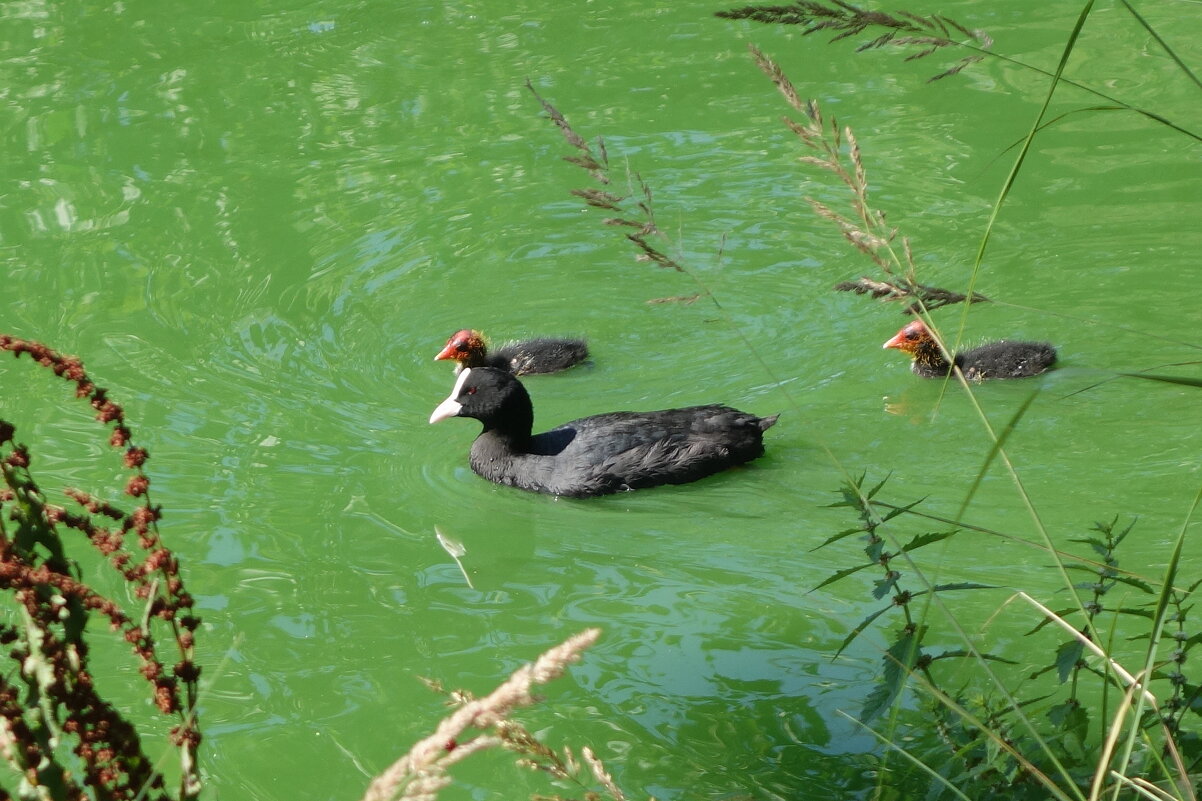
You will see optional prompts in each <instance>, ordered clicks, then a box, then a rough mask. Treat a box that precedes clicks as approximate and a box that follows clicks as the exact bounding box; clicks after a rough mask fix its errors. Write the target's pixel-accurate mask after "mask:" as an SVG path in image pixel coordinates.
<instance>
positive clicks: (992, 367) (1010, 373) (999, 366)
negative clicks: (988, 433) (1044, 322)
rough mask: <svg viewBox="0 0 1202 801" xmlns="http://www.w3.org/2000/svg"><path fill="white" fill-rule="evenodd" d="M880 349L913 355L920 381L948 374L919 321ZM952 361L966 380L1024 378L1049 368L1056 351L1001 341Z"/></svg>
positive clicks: (940, 354)
mask: <svg viewBox="0 0 1202 801" xmlns="http://www.w3.org/2000/svg"><path fill="white" fill-rule="evenodd" d="M882 347H886V348H896V349H898V350H900V351H902V352H904V353H909V354H910V355H911V356H913V357H914V363H913V364H912V365H911V369H913V370H914V372H915V373H916V374H918V375H920V376H922V377H923V378H942V377H943V376H945V375H947V374H948V373H949V372H951V365H949V364H948V361H947V359H946V358H945V357H944V355H943V351H941V350H940V349H939V344H938V343H937V342H936V341H935V337H933V336H932V335H931V332H930V331H929V330H927V327H926V325H924V324H923V322H922V320H915V321H913V322H912V323H910V324H908V325H906V326H905V327H904V328H902V330H900V331H898V332H897V335H896V336H895V337H893V339H891V340H889V341H888V342H886V343H885V344H884V345H883V346H882ZM953 361H954V362H955V365H956V366H957V367H959V368H960V371H961V372H962V373H964V377H965V378H967V379H969V380H975V381H982V380H984V379H987V378H1027V377H1028V376H1033V375H1039V374H1040V373H1042V372H1043V371H1044V370H1047V369H1048V368H1049V367H1051V366H1052V364H1053V362H1055V361H1056V349H1055V348H1054V347H1052V346H1051V345H1050V344H1048V343H1047V342H1009V341H1007V340H1002V341H1001V342H990V343H988V344H985V345H981V346H980V347H976V348H972V349H970V350H965V351H961V352H959V353H957V354H956V355H955V356H954V357H953Z"/></svg>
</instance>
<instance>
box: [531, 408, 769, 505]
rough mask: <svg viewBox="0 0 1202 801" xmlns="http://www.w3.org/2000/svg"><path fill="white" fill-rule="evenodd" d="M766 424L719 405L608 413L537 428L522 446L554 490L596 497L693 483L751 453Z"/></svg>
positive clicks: (756, 450)
mask: <svg viewBox="0 0 1202 801" xmlns="http://www.w3.org/2000/svg"><path fill="white" fill-rule="evenodd" d="M768 425H771V423H769V422H767V421H766V420H761V419H760V418H758V417H755V416H754V415H750V414H745V413H743V412H740V411H738V410H736V409H731V408H729V407H726V406H693V407H689V408H685V409H670V410H667V411H660V412H611V413H609V414H602V415H597V416H595V417H586V418H583V419H580V420H573V421H572V422H570V423H565V424H564V425H562V426H559V427H558V428H555V429H552V430H551V431H548V432H546V433H545V434H539V435H538V436H536V437H533V438H532V439H531V443H530V448H529V451H530V453H532V454H538V455H540V456H543V457H544V458H545V459H546V460H547V462H546V463H544V466H547V463H553V464H554V470H553V471H552V472H553V475H551V476H549V483H550V484H551V486H552V487H553V489H552V491H554V492H556V494H560V495H575V496H586V495H601V494H605V493H608V492H616V491H619V490H624V489H637V488H640V487H652V486H657V485H659V484H681V483H685V482H688V481H695V480H696V479H699V478H702V477H704V476H708V475H710V474H711V473H716V472H718V471H719V470H723V469H725V468H727V467H731V466H733V465H736V464H742V463H743V462H746V461H748V460H750V459H754V458H756V457H757V456H760V455H761V454H763V452H764V446H763V439H762V434H763V429H764V428H766V427H767V426H768Z"/></svg>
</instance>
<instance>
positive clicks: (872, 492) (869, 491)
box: [860, 470, 893, 498]
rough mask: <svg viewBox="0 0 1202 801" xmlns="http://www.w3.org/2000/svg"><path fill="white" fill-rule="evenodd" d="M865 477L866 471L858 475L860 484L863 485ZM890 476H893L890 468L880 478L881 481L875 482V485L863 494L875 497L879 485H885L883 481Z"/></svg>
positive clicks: (866, 475)
mask: <svg viewBox="0 0 1202 801" xmlns="http://www.w3.org/2000/svg"><path fill="white" fill-rule="evenodd" d="M867 477H868V473H864V474H863V475H861V476H860V483H861V486H863V482H864V479H865V478H867ZM892 477H893V471H892V470H890V471H889V472H888V473H887V474H885V477H884V478H882V479H881V483H879V484H877V485H876V486H875V487H873V488H872V489H870V490H868V492H866V493H864V494H865V495H866V496H867V497H869V498H874V497H876V494H877V493H878V492H880V491H881V487H883V486H885V482H886V481H888V480H889V479H890V478H892Z"/></svg>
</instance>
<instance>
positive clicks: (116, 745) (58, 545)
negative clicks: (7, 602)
mask: <svg viewBox="0 0 1202 801" xmlns="http://www.w3.org/2000/svg"><path fill="white" fill-rule="evenodd" d="M0 350H5V351H8V352H10V353H12V354H13V355H14V356H16V357H18V358H19V357H20V356H21V355H22V354H24V355H28V356H29V357H30V358H31V359H32V360H33V361H35V362H36V363H38V364H40V365H41V366H43V367H45V368H47V369H49V370H51V371H52V372H53V373H54V374H55V375H56V376H58V377H60V378H62V379H63V380H64V381H67V382H69V383H72V384H74V385H75V394H76V397H78V398H81V399H86V400H87V401H88V402H89V404H90V405H91V407H92V408H93V409H94V410H95V417H96V419H97V420H98V421H100V423H101V424H103V425H105V426H106V427H107V426H109V425H111V426H112V428H111V431H110V433H109V437H108V443H109V445H111V446H112V447H114V448H117V449H119V450H121V451H122V458H123V462H124V466H125V468H126V469H127V470H129V471H130V477H129V479H128V481H127V482H126V484H125V487H124V491H125V494H126V495H128V496H130V497H131V498H133V499H134V500H135V501H136V502H137V503H138V505H137V506H136V507H134V509H133V510H132V511H125V510H123V509H121V508H119V507H117V506H116V505H114V504H112V503H110V502H107V501H104V500H100V499H98V498H94V497H92V496H91V495H88V494H87V493H84V492H81V491H79V490H74V489H68V490H66V491H65V494H66V495H67V497H69V498H71V499H72V500H73V501H74V502H75V503H77V504H79V506H80V507H82V509H83V511H82V512H79V511H69V510H68V509H66V508H63V507H61V506H56V505H53V504H51V503H49V502H47V500H46V495H45V494H44V493H43V492H42V490H41V489H40V488H39V487H38V485H37V483H36V481H35V480H34V478H33V475H32V473H31V472H30V466H31V464H32V462H33V457H32V454H31V452H30V449H29V448H28V447H27V446H26V445H24V444H18V443H17V442H16V440H15V436H16V430H15V428H14V426H13V425H12V424H11V423H9V422H7V421H4V420H0V477H2V482H3V486H2V487H0V590H6V591H9V592H11V593H12V598H13V600H14V602H15V604H16V606H17V608H18V609H19V610H20V619H19V622H17V623H13V624H0V644H2V646H3V647H4V648H5V649H7V654H8V656H10V657H11V658H12V659H14V660H15V661H16V662H17V663H18V664H19V665H21V670H20V671H17V672H15V673H12V674H9V675H0V752H2V754H3V757H4V758H5V759H6V760H7V761H8V762H9V763H10V764H11V765H12V767H13V768H14V769H15V770H16V771H18V772H19V773H20V775H21V777H22V790H21V797H23V798H24V797H31V798H32V797H36V798H38V799H54V801H59V800H60V799H68V798H70V799H76V798H86V797H91V796H90V795H88V793H87V791H86V790H85V789H84V788H85V787H86V788H92V789H93V790H94V791H95V792H96V793H98V794H99V797H103V798H135V797H138V798H145V799H171V798H175V799H192V798H196V797H197V796H198V794H199V792H200V775H199V769H198V767H197V764H196V751H197V747H198V746H199V744H200V730H199V728H198V726H197V720H196V700H197V686H198V681H199V677H200V668H199V667H198V666H197V665H196V663H195V661H194V658H193V657H194V644H195V643H194V632H195V630H196V628H197V627H198V626H199V624H200V619H199V618H198V617H196V616H195V615H194V614H193V613H192V607H193V600H192V596H191V595H189V594H188V592H187V591H186V590H185V588H184V583H183V578H182V577H181V575H180V567H179V561H178V560H177V559H176V557H175V556H174V555H173V554H172V552H171V551H170V550H168V549H167V548H166V547H165V546H164V545H163V543H162V541H161V539H160V537H159V531H158V520H159V518H160V516H161V509H160V508H159V507H158V506H155V505H153V504H151V502H150V494H149V487H150V479H149V478H148V477H147V475H146V473H145V471H144V469H143V466H144V465H145V463H146V460H147V459H148V458H149V454H148V453H147V452H146V450H145V449H144V448H141V447H138V446H135V445H133V444H131V442H132V437H133V435H132V432H131V430H130V427H129V423H128V421H127V420H126V418H125V412H124V410H123V409H122V408H121V406H119V405H118V404H116V403H115V402H113V401H112V400H110V399H109V397H108V392H107V390H105V389H103V388H101V387H97V386H96V385H95V384H94V383H93V381H92V380H91V378H89V376H88V374H87V373H86V372H85V371H84V367H83V363H82V362H81V361H80V360H79V359H78V358H76V357H74V356H63V355H61V354H59V353H57V352H55V351H54V350H52V349H50V348H49V347H47V346H45V345H43V344H41V343H38V342H32V341H29V340H23V339H18V338H16V337H12V336H8V335H0ZM71 529H73V530H74V531H69V530H71ZM79 534H82V535H83V536H84V537H85V538H86V539H87V541H88V542H90V544H91V545H92V546H93V547H94V548H96V549H97V550H98V551H99V552H100V554H102V555H103V556H104V557H106V558H107V560H108V562H109V563H110V564H111V565H112V566H113V568H114V569H116V571H117V572H118V573H119V574H120V575H121V576H122V577H123V579H124V580H125V582H126V584H127V585H128V589H129V593H130V595H132V596H133V597H135V598H137V599H138V602H139V603H140V605H141V606H142V608H141V609H139V610H126V609H123V608H122V605H121V603H120V602H119V601H118V600H117V599H116V598H109V597H106V596H104V595H102V594H101V593H99V592H97V591H96V590H95V589H93V588H92V587H90V586H89V585H88V584H87V583H85V581H84V579H83V576H82V574H81V570H80V568H79V565H78V564H77V563H76V562H75V561H74V560H72V559H71V558H70V557H69V556H68V551H69V548H71V547H78V543H79V541H80V538H79V536H78V535H79ZM131 541H133V542H134V543H136V549H135V548H134V547H133V546H132V545H131ZM139 551H140V553H139ZM94 617H99V618H100V619H101V620H102V621H104V622H106V623H107V624H108V626H109V628H110V629H111V630H113V631H120V632H121V636H122V637H123V638H124V640H125V641H126V642H127V643H129V645H130V646H131V648H132V650H133V652H134V654H135V655H136V656H137V658H138V660H139V662H140V665H141V667H140V669H139V673H140V674H141V675H142V677H143V678H144V679H145V680H146V682H147V683H148V684H149V685H150V691H151V696H152V698H153V701H154V705H155V706H156V707H157V708H158V710H159V711H160V712H161V713H162V714H163V715H165V716H168V717H170V718H172V719H174V721H175V725H174V726H173V727H172V728H171V730H170V735H169V740H170V742H171V743H172V745H173V746H175V747H176V748H177V749H178V751H179V759H180V786H179V788H178V790H177V791H176V792H175V793H172V792H170V791H168V790H167V788H166V782H165V780H164V777H163V775H162V774H161V773H159V771H158V769H157V768H156V767H155V764H154V763H155V761H154V760H153V759H151V758H150V757H149V756H148V755H147V753H146V751H145V749H144V747H143V745H142V743H141V739H140V736H139V733H138V731H137V729H136V728H135V727H134V726H133V724H132V723H130V722H129V721H128V720H127V719H126V718H125V717H124V716H123V715H122V714H121V713H120V712H119V711H118V710H117V709H116V708H115V707H113V706H112V705H111V704H109V703H108V702H107V701H105V700H104V699H103V698H102V697H101V696H100V694H99V690H98V688H97V687H96V686H95V685H94V684H93V681H92V676H91V672H90V669H89V665H88V640H89V638H95V637H97V636H99V631H100V628H99V627H97V626H92V627H91V629H90V634H89V633H88V621H89V620H90V619H92V618H94ZM164 629H165V631H166V634H167V636H169V637H170V638H171V639H172V640H174V643H175V646H176V649H177V651H178V656H177V658H176V660H177V661H175V663H174V665H173V666H172V667H168V666H167V665H166V664H165V662H166V661H170V660H169V659H167V658H165V657H164V656H162V655H161V653H160V649H159V647H158V645H157V644H156V632H160V633H161V632H162V631H163V630H164ZM76 769H78V770H80V771H81V772H82V773H83V776H82V777H77V776H75V775H74V774H73V772H72V771H73V770H76ZM33 788H37V789H36V790H35V789H33Z"/></svg>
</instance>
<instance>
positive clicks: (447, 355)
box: [434, 342, 455, 361]
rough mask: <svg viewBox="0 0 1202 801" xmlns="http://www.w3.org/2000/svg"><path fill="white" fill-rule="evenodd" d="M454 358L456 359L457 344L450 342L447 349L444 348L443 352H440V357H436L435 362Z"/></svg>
mask: <svg viewBox="0 0 1202 801" xmlns="http://www.w3.org/2000/svg"><path fill="white" fill-rule="evenodd" d="M454 358H455V343H454V342H448V343H447V346H446V347H445V348H443V349H442V350H440V351H439V352H438V355H437V356H435V357H434V361H439V360H440V359H454Z"/></svg>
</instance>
